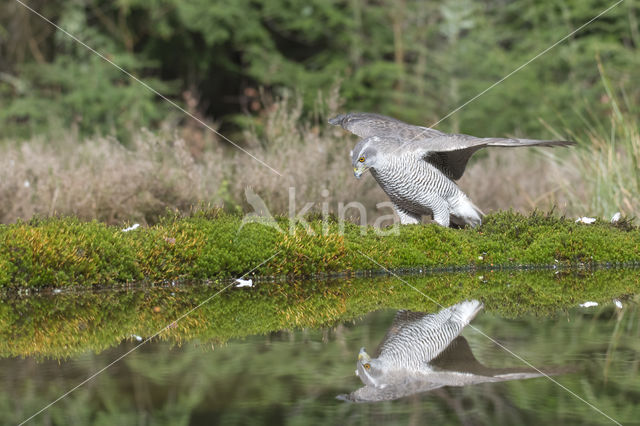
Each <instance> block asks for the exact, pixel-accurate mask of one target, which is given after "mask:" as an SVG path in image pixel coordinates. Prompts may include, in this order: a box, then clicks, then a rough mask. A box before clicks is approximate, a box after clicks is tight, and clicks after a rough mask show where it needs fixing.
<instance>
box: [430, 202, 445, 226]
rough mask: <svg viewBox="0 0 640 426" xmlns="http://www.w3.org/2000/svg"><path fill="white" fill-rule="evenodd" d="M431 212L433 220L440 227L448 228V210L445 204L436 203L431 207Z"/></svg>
mask: <svg viewBox="0 0 640 426" xmlns="http://www.w3.org/2000/svg"><path fill="white" fill-rule="evenodd" d="M431 211H432V212H433V220H434V221H435V222H436V223H437V224H438V225H440V226H444V227H445V228H448V227H449V208H448V207H447V204H446V203H444V202H443V203H438V205H436V206H432V207H431Z"/></svg>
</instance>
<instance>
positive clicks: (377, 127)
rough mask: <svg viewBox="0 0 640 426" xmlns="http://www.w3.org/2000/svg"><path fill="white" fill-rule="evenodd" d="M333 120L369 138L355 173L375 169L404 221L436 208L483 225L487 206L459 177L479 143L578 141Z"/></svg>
mask: <svg viewBox="0 0 640 426" xmlns="http://www.w3.org/2000/svg"><path fill="white" fill-rule="evenodd" d="M329 123H330V124H333V125H339V126H342V127H343V128H344V129H346V130H348V131H350V132H351V133H353V134H355V135H357V136H360V137H361V138H363V139H362V140H360V141H359V142H358V144H357V145H356V146H355V148H354V149H353V151H352V163H353V168H354V174H355V175H356V177H360V176H361V175H362V173H364V172H365V171H366V170H371V172H372V174H373V176H374V178H375V179H376V180H377V181H378V183H379V184H380V186H381V187H382V189H383V190H384V191H385V193H386V194H387V195H388V196H389V198H390V199H391V201H392V203H393V204H394V207H395V209H396V212H397V213H398V216H399V217H400V222H401V223H403V224H412V223H419V222H420V218H421V216H422V215H424V214H430V215H432V216H433V219H434V220H435V221H436V222H437V223H438V224H440V225H442V226H449V224H450V223H455V224H456V225H460V226H464V225H471V226H477V225H480V223H481V222H482V215H483V214H482V212H481V211H480V209H479V208H478V207H476V206H475V205H474V204H473V203H472V202H471V200H470V199H469V198H468V197H467V196H466V195H465V194H464V193H463V192H462V191H461V190H460V188H459V187H458V186H457V185H456V183H455V182H454V181H455V180H457V179H459V178H460V177H461V176H462V175H463V173H464V170H465V168H466V166H467V162H468V161H469V158H471V156H472V155H473V154H474V153H475V152H476V151H478V150H479V149H482V148H484V147H487V146H501V147H518V146H567V145H572V144H574V142H570V141H552V140H535V139H517V138H477V137H474V136H469V135H463V134H447V133H443V132H441V131H439V130H436V129H431V128H428V127H421V126H413V125H410V124H407V123H403V122H402V121H399V120H396V119H394V118H390V117H385V116H383V115H378V114H370V113H349V114H344V115H339V116H337V117H335V118H333V119H331V120H329Z"/></svg>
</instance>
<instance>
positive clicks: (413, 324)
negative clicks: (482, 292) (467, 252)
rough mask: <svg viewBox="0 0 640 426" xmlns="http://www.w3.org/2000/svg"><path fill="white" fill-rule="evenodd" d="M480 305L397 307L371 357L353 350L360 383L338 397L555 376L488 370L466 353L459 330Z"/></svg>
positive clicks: (377, 396) (373, 397) (358, 398)
mask: <svg viewBox="0 0 640 426" xmlns="http://www.w3.org/2000/svg"><path fill="white" fill-rule="evenodd" d="M481 309H482V303H481V302H479V301H477V300H469V301H464V302H460V303H458V304H456V305H453V306H451V307H449V308H445V309H442V310H441V311H440V312H438V313H436V314H425V313H421V312H411V311H398V313H397V314H396V316H395V318H394V320H393V324H392V325H391V328H390V329H389V331H388V332H387V335H386V336H385V338H384V339H383V341H382V343H381V344H380V346H379V347H378V356H377V357H376V358H372V357H371V356H370V355H369V354H367V352H366V351H365V349H364V348H362V349H360V353H359V354H358V362H357V370H356V375H357V376H358V377H359V378H360V380H361V381H362V383H363V384H364V386H363V387H361V388H360V389H357V390H356V391H354V392H351V393H350V394H348V395H339V396H338V399H342V400H345V401H354V402H365V401H369V402H372V401H387V400H393V399H398V398H402V397H404V396H408V395H413V394H416V393H421V392H426V391H431V390H434V389H438V388H441V387H443V386H467V385H473V384H478V383H486V382H502V381H507V380H520V379H529V378H534V377H540V376H543V375H545V374H559V373H560V372H565V371H566V370H565V371H563V370H561V369H556V370H555V371H553V370H550V369H545V372H544V373H543V372H542V371H541V370H536V369H533V368H522V367H514V368H492V367H487V366H485V365H483V364H481V363H480V362H479V361H478V360H477V359H476V358H475V356H474V355H473V353H472V352H471V348H470V347H469V344H468V343H467V341H466V339H465V338H464V337H462V336H459V334H460V332H461V331H462V329H463V328H464V327H465V326H466V325H467V324H469V322H470V321H471V320H472V319H473V318H474V317H475V316H476V314H477V313H478V312H479V311H480V310H481Z"/></svg>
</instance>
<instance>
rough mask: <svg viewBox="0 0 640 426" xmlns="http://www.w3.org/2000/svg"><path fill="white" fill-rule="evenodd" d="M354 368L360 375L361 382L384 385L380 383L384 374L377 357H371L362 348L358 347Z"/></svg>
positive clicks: (370, 384) (376, 385) (369, 384)
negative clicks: (358, 351) (356, 361)
mask: <svg viewBox="0 0 640 426" xmlns="http://www.w3.org/2000/svg"><path fill="white" fill-rule="evenodd" d="M356 368H357V369H356V375H357V376H358V377H360V380H362V383H364V384H365V385H368V386H375V387H381V386H382V387H384V384H383V383H382V378H383V376H384V369H383V368H382V365H380V362H379V361H378V360H377V359H372V358H371V357H370V356H369V354H368V353H367V351H365V349H364V348H361V349H360V353H359V354H358V363H357V365H356Z"/></svg>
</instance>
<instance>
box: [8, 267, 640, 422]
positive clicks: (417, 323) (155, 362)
mask: <svg viewBox="0 0 640 426" xmlns="http://www.w3.org/2000/svg"><path fill="white" fill-rule="evenodd" d="M541 276H542V278H541ZM509 277H510V278H508V277H507V278H505V277H504V276H500V277H498V276H485V275H483V276H482V279H480V280H479V279H478V277H477V276H468V275H467V276H463V277H461V276H454V275H449V276H448V277H444V278H443V277H442V276H441V277H437V278H434V277H415V278H407V281H411V284H412V285H415V286H417V288H418V289H420V291H425V292H426V291H429V290H433V291H432V292H431V293H432V294H437V291H435V288H432V286H443V285H444V284H446V283H449V285H448V287H447V286H445V287H446V288H448V293H453V296H452V299H450V300H447V302H446V305H443V306H437V305H435V304H433V303H432V302H429V301H428V300H425V297H424V296H421V295H420V294H419V293H417V292H416V291H414V290H410V292H409V293H406V294H405V293H403V292H404V291H405V290H406V289H407V288H408V286H405V285H404V284H402V283H401V282H400V281H399V280H397V279H392V278H378V279H359V280H353V281H340V282H315V283H286V284H276V283H263V284H258V285H257V286H256V287H253V288H242V289H238V288H229V289H228V290H227V291H225V292H223V293H220V294H219V295H218V296H214V297H212V296H213V295H214V294H216V293H217V292H218V291H219V290H220V286H197V285H191V286H175V287H156V288H142V289H129V290H119V291H102V292H81V293H60V294H50V295H29V296H22V297H10V298H9V297H7V298H6V299H5V300H4V301H3V303H2V305H1V306H2V307H1V308H0V309H1V310H0V318H1V319H2V322H1V323H0V324H1V328H0V332H1V333H2V341H3V342H2V343H1V344H0V352H1V355H2V358H1V359H0V380H1V383H2V387H1V389H0V413H2V415H1V417H2V421H1V423H2V424H19V423H20V422H22V421H24V420H26V419H27V418H29V417H30V416H31V415H33V414H34V413H36V412H38V411H39V410H40V409H42V408H43V407H45V406H47V405H48V404H49V403H51V402H53V401H55V400H56V399H57V398H58V397H60V396H61V395H63V394H65V393H66V392H68V391H69V390H71V389H73V388H74V387H75V386H77V385H78V384H80V383H82V382H83V381H85V380H86V379H87V378H88V377H90V376H92V375H93V374H94V373H96V372H98V371H100V370H101V369H103V368H104V367H106V366H108V365H109V364H111V363H112V362H114V361H115V360H117V359H119V358H120V357H122V356H123V355H126V354H127V353H128V355H126V356H124V357H123V358H122V359H121V360H120V361H118V362H116V363H115V364H113V365H111V366H110V367H108V368H107V369H106V370H104V371H103V372H101V373H100V374H98V375H96V376H95V377H94V378H93V379H91V380H89V381H87V382H86V383H85V384H83V385H82V386H80V387H78V388H77V389H76V390H74V391H73V392H72V393H70V394H69V395H68V396H66V397H65V398H63V399H61V400H59V401H58V402H56V403H55V404H54V405H52V406H51V407H49V408H48V409H46V410H44V411H42V412H41V413H40V414H38V415H37V416H36V417H34V418H32V419H31V420H30V421H29V422H27V424H34V425H52V424H54V425H87V424H101V425H102V424H104V425H129V424H131V425H151V424H154V425H157V424H160V425H162V424H166V425H181V424H182V425H200V424H201V425H210V424H304V425H306V424H345V425H350V424H372V423H373V424H377V423H382V424H395V423H398V424H428V423H434V424H465V425H466V424H469V425H476V424H478V425H482V424H509V425H513V424H543V423H547V424H614V422H613V421H612V420H611V419H610V418H608V417H607V416H609V417H611V418H612V419H615V421H618V422H620V423H623V424H633V423H640V372H639V370H640V311H639V309H638V298H637V297H635V296H632V295H629V293H628V291H627V292H626V294H620V292H619V289H618V287H616V286H614V285H612V286H611V287H612V288H614V289H617V290H616V291H618V293H617V294H612V295H611V296H606V297H604V298H605V299H606V300H603V299H601V300H600V301H599V302H600V303H599V305H598V306H595V307H590V308H581V307H579V306H578V302H585V301H586V300H579V301H575V303H574V302H572V303H571V305H570V307H569V306H561V305H562V303H561V302H562V301H564V299H562V300H561V301H560V302H559V301H558V299H556V298H555V296H554V295H553V294H546V293H545V294H544V295H543V294H542V293H539V292H536V291H535V290H537V289H539V288H540V285H541V284H540V283H541V282H542V281H544V280H545V279H552V278H553V279H554V280H556V281H554V283H555V285H556V286H557V290H558V293H563V294H566V293H570V292H571V291H572V290H571V288H573V287H574V286H579V285H580V284H579V283H580V282H582V283H583V284H582V285H583V291H584V286H587V287H588V285H589V284H588V282H589V280H590V279H592V278H593V277H592V276H591V275H589V276H585V275H584V274H582V275H579V276H572V277H569V276H568V277H565V278H563V279H562V281H560V282H559V281H557V280H558V277H557V274H554V273H543V274H542V275H538V276H534V275H527V274H511V275H509ZM545 277H546V278H545ZM596 278H597V277H596ZM600 278H601V277H600ZM434 280H435V281H434ZM460 280H462V283H463V285H462V286H461V288H462V289H463V290H462V291H463V293H464V291H465V290H464V289H466V288H468V287H469V286H470V287H472V288H475V287H477V286H478V281H481V282H482V284H481V286H482V285H486V284H487V283H486V282H485V281H490V283H491V282H496V283H497V282H500V283H503V284H504V282H506V281H504V280H507V281H508V283H507V284H504V287H505V289H507V288H508V289H509V292H512V293H505V292H502V293H500V294H503V295H504V294H510V295H511V296H512V297H515V298H519V299H521V300H519V301H517V302H513V301H511V302H506V301H505V302H504V303H503V305H504V306H506V305H509V303H513V305H512V306H511V305H510V306H509V308H508V309H507V308H504V306H503V309H501V308H500V300H501V298H500V297H503V296H498V294H497V293H493V292H489V291H486V289H485V290H482V288H480V289H479V290H478V291H479V292H480V293H482V291H484V293H485V294H487V297H486V298H485V299H483V298H482V297H474V296H477V293H476V294H457V291H456V290H455V289H456V288H459V287H460V286H457V285H452V284H451V283H458V282H460ZM492 280H493V281H492ZM632 280H633V281H632V282H635V280H637V278H632ZM534 282H536V283H538V284H539V285H532V284H531V283H534ZM443 283H444V284H443ZM490 283H489V284H490ZM522 283H529V284H527V285H528V287H525V288H524V289H520V290H518V288H520V286H522V285H524V284H522ZM585 283H587V284H585ZM625 285H626V284H625ZM507 286H508V287H507ZM362 288H366V289H367V291H364V290H362ZM526 288H528V290H526ZM505 291H506V290H505ZM514 292H515V293H514ZM471 293H473V292H471ZM530 293H532V294H533V295H534V299H536V300H539V299H544V300H546V301H547V302H544V300H539V302H540V303H539V305H535V306H533V305H531V304H529V305H527V306H525V304H526V303H527V301H528V299H526V298H525V297H524V295H525V294H530ZM312 295H316V296H317V298H314V296H312ZM492 295H493V296H492ZM210 297H212V298H211V299H210V300H209V302H207V303H206V304H205V305H202V306H201V307H200V308H198V309H197V310H196V311H194V312H193V313H192V314H190V315H188V316H186V317H184V318H183V319H182V320H180V321H178V322H174V321H175V320H176V319H177V318H179V317H180V316H181V315H182V314H184V313H185V312H187V311H189V310H190V309H193V308H194V307H196V306H198V304H199V303H201V302H203V301H205V300H207V299H208V298H210ZM405 297H407V298H406V299H405ZM612 297H617V298H620V299H621V300H620V302H621V306H622V307H621V308H620V307H617V306H616V305H615V304H614V303H613V301H612ZM456 298H457V300H456ZM474 299H478V300H477V301H476V300H474ZM481 299H482V302H480V300H481ZM385 300H386V303H385V302H384V301H385ZM465 300H467V301H466V302H464V301H465ZM549 300H550V301H549ZM558 303H560V305H558ZM403 309H410V310H411V311H410V312H407V311H404V310H403ZM467 323H469V325H467ZM167 325H169V327H168V328H167V329H166V330H165V331H163V332H162V333H160V334H159V335H158V336H156V337H154V338H153V339H151V340H149V341H148V342H146V343H145V340H146V339H147V338H148V337H150V336H153V335H154V334H155V333H156V332H158V331H160V330H161V329H163V328H164V327H165V326H167ZM458 334H460V336H462V337H456V336H458ZM142 343H144V344H142ZM137 346H139V347H138V348H137V349H135V348H136V347H137ZM361 348H364V349H361ZM505 348H507V349H508V350H509V351H511V352H512V353H513V354H516V355H517V356H518V357H520V358H521V359H524V360H526V362H527V363H528V364H525V363H523V361H522V360H521V359H519V358H517V357H516V356H514V355H513V354H512V353H510V352H508V351H507V350H505ZM132 349H135V350H133V351H132ZM129 352H130V353H129ZM356 370H357V371H358V374H357V375H356ZM543 374H548V375H549V376H544V375H543ZM552 380H553V381H552ZM554 381H555V382H554ZM556 382H557V383H556ZM581 399H582V400H581ZM352 401H360V402H352ZM362 401H369V402H362ZM603 413H604V414H603Z"/></svg>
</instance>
